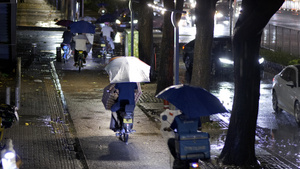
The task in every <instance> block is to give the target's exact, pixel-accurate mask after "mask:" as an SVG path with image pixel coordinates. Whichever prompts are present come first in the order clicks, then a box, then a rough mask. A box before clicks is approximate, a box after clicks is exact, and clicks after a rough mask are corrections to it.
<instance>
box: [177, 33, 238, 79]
mask: <svg viewBox="0 0 300 169" xmlns="http://www.w3.org/2000/svg"><path fill="white" fill-rule="evenodd" d="M194 45H195V40H192V41H190V42H189V43H187V44H185V45H183V46H182V52H183V62H184V64H185V67H186V70H187V72H188V73H189V74H190V75H191V74H192V70H193V57H194ZM231 49H232V47H231V37H229V36H224V37H215V38H214V39H213V45H212V55H211V59H212V60H211V63H212V65H211V74H212V75H216V74H218V73H221V72H224V73H225V72H227V73H229V72H233V57H232V51H231Z"/></svg>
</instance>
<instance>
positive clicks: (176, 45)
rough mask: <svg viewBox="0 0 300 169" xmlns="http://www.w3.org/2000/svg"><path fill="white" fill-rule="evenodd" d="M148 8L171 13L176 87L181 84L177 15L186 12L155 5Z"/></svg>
mask: <svg viewBox="0 0 300 169" xmlns="http://www.w3.org/2000/svg"><path fill="white" fill-rule="evenodd" d="M148 6H149V7H152V8H154V9H158V10H161V11H169V12H171V22H172V25H173V27H174V58H173V63H174V64H173V71H174V85H177V84H179V27H178V23H177V22H176V14H183V13H186V11H179V10H176V9H172V10H169V9H166V8H162V7H160V6H156V5H153V4H148Z"/></svg>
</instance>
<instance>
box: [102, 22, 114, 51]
mask: <svg viewBox="0 0 300 169" xmlns="http://www.w3.org/2000/svg"><path fill="white" fill-rule="evenodd" d="M104 24H105V25H104V26H103V27H102V29H101V32H102V36H103V37H104V39H105V40H106V41H107V42H108V44H109V46H110V48H111V49H112V50H114V49H115V45H114V41H113V39H112V37H111V34H114V33H115V31H114V30H113V29H112V27H111V26H110V25H109V22H105V23H104Z"/></svg>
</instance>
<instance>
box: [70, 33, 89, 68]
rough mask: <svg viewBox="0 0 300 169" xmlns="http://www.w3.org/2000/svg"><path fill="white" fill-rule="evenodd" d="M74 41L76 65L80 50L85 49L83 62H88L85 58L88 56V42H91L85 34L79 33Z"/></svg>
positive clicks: (76, 64) (75, 64)
mask: <svg viewBox="0 0 300 169" xmlns="http://www.w3.org/2000/svg"><path fill="white" fill-rule="evenodd" d="M73 41H74V42H75V55H74V62H75V63H74V66H78V54H79V51H80V50H81V51H83V54H84V58H83V63H86V61H85V58H86V56H87V52H86V51H87V46H86V45H87V44H89V40H88V38H87V37H86V36H85V34H82V33H78V35H76V36H74V37H73Z"/></svg>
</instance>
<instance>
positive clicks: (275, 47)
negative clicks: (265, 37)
mask: <svg viewBox="0 0 300 169" xmlns="http://www.w3.org/2000/svg"><path fill="white" fill-rule="evenodd" d="M277 33H278V32H277V26H276V27H275V36H276V40H275V46H274V51H275V50H276V49H277V40H278V34H277Z"/></svg>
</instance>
